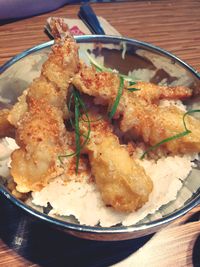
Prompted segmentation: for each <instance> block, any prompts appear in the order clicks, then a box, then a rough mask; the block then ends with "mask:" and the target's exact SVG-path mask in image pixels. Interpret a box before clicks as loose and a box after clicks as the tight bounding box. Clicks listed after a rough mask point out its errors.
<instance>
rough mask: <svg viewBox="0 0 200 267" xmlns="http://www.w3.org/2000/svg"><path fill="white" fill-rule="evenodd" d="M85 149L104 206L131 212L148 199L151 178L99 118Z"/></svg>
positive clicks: (151, 186)
mask: <svg viewBox="0 0 200 267" xmlns="http://www.w3.org/2000/svg"><path fill="white" fill-rule="evenodd" d="M82 127H83V126H82ZM82 129H83V128H82ZM86 149H87V150H86V151H87V154H88V155H89V161H90V165H91V171H92V174H93V175H94V177H95V182H96V184H97V187H98V188H99V190H100V193H101V195H102V199H103V201H104V202H105V204H106V205H109V206H112V207H113V208H115V209H116V210H118V211H124V212H131V211H134V210H137V209H139V208H140V207H141V206H143V205H144V203H145V202H147V201H148V198H149V194H150V193H151V191H152V188H153V184H152V181H151V179H150V178H149V177H148V176H147V175H146V173H145V171H144V169H143V168H142V167H141V166H139V165H138V164H137V163H136V162H135V161H134V160H133V158H131V156H130V155H129V153H128V150H127V148H126V147H125V146H123V145H120V143H119V140H118V138H117V136H115V135H114V134H113V133H112V132H111V129H110V127H109V125H108V123H107V122H106V121H104V120H103V119H102V120H100V121H97V122H96V123H93V126H92V129H91V138H90V141H89V143H88V144H87V145H86Z"/></svg>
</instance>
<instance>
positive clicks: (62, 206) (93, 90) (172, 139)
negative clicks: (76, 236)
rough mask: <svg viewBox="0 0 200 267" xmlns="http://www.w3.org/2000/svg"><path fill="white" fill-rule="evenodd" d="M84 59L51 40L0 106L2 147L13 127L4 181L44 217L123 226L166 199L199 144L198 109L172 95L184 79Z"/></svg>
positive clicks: (182, 95)
mask: <svg viewBox="0 0 200 267" xmlns="http://www.w3.org/2000/svg"><path fill="white" fill-rule="evenodd" d="M88 58H89V60H90V62H91V65H92V66H88V65H86V64H85V63H83V62H82V61H80V60H79V57H78V46H77V44H76V43H75V41H74V39H73V38H72V37H68V38H67V39H65V40H58V42H57V44H56V45H55V46H54V47H53V52H52V53H51V54H50V55H49V57H48V59H47V61H46V62H45V63H44V64H43V66H42V70H41V75H40V77H38V78H37V79H35V80H34V81H33V82H32V83H31V84H30V85H29V87H28V89H27V90H25V91H24V92H23V94H22V95H21V96H20V97H19V100H18V102H17V103H16V104H15V105H14V106H13V107H12V108H11V109H10V110H3V111H1V118H2V119H1V121H0V122H1V128H2V132H1V136H2V137H6V139H3V141H2V146H5V147H7V146H8V148H9V149H10V151H11V150H12V145H10V142H13V140H11V139H9V138H8V137H7V136H11V137H13V132H14V134H15V140H16V143H17V145H18V146H19V147H18V148H17V149H15V148H14V151H13V152H12V153H11V163H10V172H11V176H12V178H10V180H8V187H9V188H10V189H11V191H12V192H13V194H15V195H16V197H19V198H23V199H25V201H28V200H30V197H31V201H32V203H33V204H34V205H36V206H41V207H47V206H48V207H49V213H48V214H49V215H51V216H55V215H60V216H71V215H73V216H75V217H76V219H77V220H78V221H79V222H80V223H81V224H86V225H91V226H93V225H98V224H99V225H101V226H106V227H109V226H112V225H116V224H119V223H122V224H123V225H132V224H134V223H136V222H138V221H140V220H141V219H143V218H145V217H146V215H148V214H151V213H154V212H155V211H156V210H158V209H159V208H160V207H161V206H162V205H163V204H166V203H168V202H169V201H171V200H173V199H175V198H176V195H177V192H178V190H179V189H180V187H181V186H182V182H183V181H184V179H185V178H186V177H187V176H188V174H189V173H190V171H191V168H192V166H193V165H194V163H193V160H194V159H195V158H196V157H197V153H198V152H199V150H200V135H199V132H200V122H199V120H198V119H196V118H194V117H193V116H191V115H192V113H197V112H199V110H197V109H195V110H190V111H187V110H186V107H185V106H184V105H183V104H182V102H181V100H185V99H188V98H190V97H191V96H192V90H191V89H190V88H188V87H185V86H171V87H169V86H161V85H155V84H153V83H148V82H141V81H140V82H138V81H137V82H136V81H135V80H134V79H132V78H131V77H129V76H126V75H124V74H121V73H119V72H118V71H116V70H112V69H108V68H105V67H104V66H102V65H100V64H99V63H98V62H96V61H95V60H94V58H91V56H90V55H88ZM4 159H5V157H4ZM30 194H31V196H30Z"/></svg>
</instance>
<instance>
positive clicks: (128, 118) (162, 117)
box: [73, 64, 200, 153]
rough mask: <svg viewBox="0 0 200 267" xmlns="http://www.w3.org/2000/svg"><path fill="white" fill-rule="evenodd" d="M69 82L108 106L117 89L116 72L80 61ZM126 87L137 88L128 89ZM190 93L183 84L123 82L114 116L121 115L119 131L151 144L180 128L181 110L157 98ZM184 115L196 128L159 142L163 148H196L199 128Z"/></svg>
mask: <svg viewBox="0 0 200 267" xmlns="http://www.w3.org/2000/svg"><path fill="white" fill-rule="evenodd" d="M73 84H74V85H75V86H76V88H77V89H78V90H80V91H81V92H83V93H85V94H88V95H90V96H93V97H95V103H98V104H103V105H108V106H112V105H113V103H114V101H115V98H116V95H117V91H118V89H119V76H118V75H117V74H116V73H112V72H96V71H95V70H94V68H91V67H87V66H85V65H84V64H82V65H81V68H80V71H79V73H78V74H76V75H75V76H74V79H73ZM130 88H134V89H138V90H135V91H134V92H131V91H129V89H130ZM191 95H192V90H191V89H189V88H187V87H183V86H176V87H167V86H158V85H155V84H152V83H148V82H137V83H136V84H134V85H132V86H130V87H128V84H127V82H124V89H123V93H122V96H121V98H120V102H119V105H118V107H117V112H116V113H117V114H115V116H114V118H118V117H119V115H122V119H121V122H120V129H121V131H122V132H123V133H126V132H129V135H130V134H132V136H133V138H142V139H143V141H144V142H145V143H146V144H148V145H155V144H157V143H159V142H161V141H162V140H163V139H166V138H169V137H171V136H173V135H175V134H178V133H180V132H182V131H183V130H184V126H183V115H184V113H183V112H182V111H180V110H178V109H177V108H174V109H173V112H172V109H171V108H162V107H160V106H159V105H158V104H159V100H161V99H169V100H172V99H173V100H177V99H185V98H189V97H191ZM172 114H173V115H172ZM188 117H189V122H188V123H189V125H188V127H190V123H192V125H191V128H195V125H196V127H197V129H193V131H192V133H191V134H189V135H188V136H184V137H182V138H180V140H179V139H177V140H174V141H170V142H168V143H166V144H165V145H163V147H164V148H165V149H166V150H167V151H169V152H172V153H185V152H198V151H199V143H200V138H198V134H197V131H198V129H200V125H199V124H200V122H199V121H198V120H196V119H194V118H191V116H188ZM167 118H170V120H171V121H170V120H168V119H167ZM174 120H175V123H174ZM199 136H200V135H199Z"/></svg>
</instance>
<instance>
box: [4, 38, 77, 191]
mask: <svg viewBox="0 0 200 267" xmlns="http://www.w3.org/2000/svg"><path fill="white" fill-rule="evenodd" d="M52 51H53V52H52V53H51V54H50V55H49V57H48V59H47V61H46V62H45V63H44V64H43V66H42V71H41V75H40V77H39V78H37V79H35V80H34V81H33V82H32V83H31V85H30V86H29V88H28V89H27V90H26V91H24V93H23V95H22V96H21V97H19V100H18V102H17V103H16V104H15V105H14V107H13V108H12V110H11V111H10V112H9V115H8V121H9V122H10V124H12V125H14V126H15V127H16V142H17V144H18V145H19V147H20V148H19V149H17V150H15V151H14V152H13V153H12V156H11V157H12V163H11V174H12V176H13V179H14V181H15V183H16V184H17V190H18V191H19V192H22V193H26V192H29V191H36V190H40V189H41V188H42V187H44V186H45V185H46V184H47V183H48V181H49V180H50V179H51V178H53V177H56V176H58V175H60V174H61V173H62V172H63V168H60V167H58V166H57V163H58V156H59V155H60V154H64V152H65V150H66V130H65V125H64V121H63V118H66V117H67V113H68V110H67V106H66V97H67V92H68V87H69V84H70V79H71V78H72V77H73V75H74V74H75V73H76V72H77V70H78V63H79V61H78V46H77V44H76V43H75V41H74V39H73V38H72V37H67V38H66V39H65V40H60V39H59V40H57V41H56V44H55V45H54V46H53V48H52ZM58 165H59V164H58Z"/></svg>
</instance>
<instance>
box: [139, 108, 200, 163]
mask: <svg viewBox="0 0 200 267" xmlns="http://www.w3.org/2000/svg"><path fill="white" fill-rule="evenodd" d="M195 112H200V109H193V110H189V111H187V112H186V113H185V114H184V115H183V125H184V128H185V130H184V131H183V132H181V133H179V134H175V135H173V136H171V137H168V138H166V139H163V140H162V141H160V142H159V143H157V144H155V145H154V146H151V147H149V148H148V149H147V150H146V151H145V152H144V153H143V154H142V156H141V158H140V159H144V157H145V156H146V155H147V154H148V153H149V152H150V151H152V150H154V149H156V148H158V147H159V146H161V145H162V144H164V143H167V142H169V141H172V140H175V139H178V138H181V137H183V136H185V135H188V134H190V133H191V131H190V130H189V129H188V128H187V126H186V122H185V117H186V116H187V115H189V114H191V113H195Z"/></svg>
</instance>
